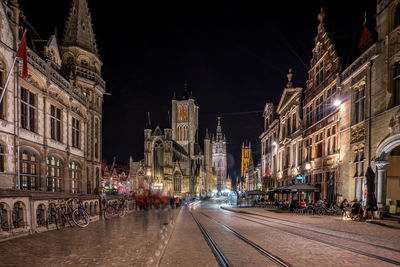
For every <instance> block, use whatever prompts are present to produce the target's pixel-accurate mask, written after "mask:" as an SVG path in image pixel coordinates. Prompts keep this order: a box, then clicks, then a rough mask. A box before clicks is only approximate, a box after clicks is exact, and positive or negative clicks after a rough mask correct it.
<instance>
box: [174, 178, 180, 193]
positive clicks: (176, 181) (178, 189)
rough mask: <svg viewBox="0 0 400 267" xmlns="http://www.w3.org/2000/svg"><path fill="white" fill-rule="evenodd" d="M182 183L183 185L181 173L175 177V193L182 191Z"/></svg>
mask: <svg viewBox="0 0 400 267" xmlns="http://www.w3.org/2000/svg"><path fill="white" fill-rule="evenodd" d="M181 183H182V178H181V175H180V174H179V173H175V175H174V191H175V192H180V191H181V189H182V186H181Z"/></svg>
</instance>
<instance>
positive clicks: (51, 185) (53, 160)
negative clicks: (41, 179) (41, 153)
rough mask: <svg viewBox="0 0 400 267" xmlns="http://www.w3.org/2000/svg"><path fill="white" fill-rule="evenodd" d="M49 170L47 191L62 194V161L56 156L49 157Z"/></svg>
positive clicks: (47, 169)
mask: <svg viewBox="0 0 400 267" xmlns="http://www.w3.org/2000/svg"><path fill="white" fill-rule="evenodd" d="M46 163H47V168H46V174H47V191H51V192H61V173H62V163H61V160H60V159H59V158H57V157H54V156H49V157H48V158H47V160H46Z"/></svg>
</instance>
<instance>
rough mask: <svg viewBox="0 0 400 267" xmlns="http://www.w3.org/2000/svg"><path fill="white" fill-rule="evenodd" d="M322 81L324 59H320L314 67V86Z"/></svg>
mask: <svg viewBox="0 0 400 267" xmlns="http://www.w3.org/2000/svg"><path fill="white" fill-rule="evenodd" d="M323 81H324V61H321V62H320V63H319V64H318V65H317V66H316V67H315V86H318V85H320V84H321V83H322V82H323Z"/></svg>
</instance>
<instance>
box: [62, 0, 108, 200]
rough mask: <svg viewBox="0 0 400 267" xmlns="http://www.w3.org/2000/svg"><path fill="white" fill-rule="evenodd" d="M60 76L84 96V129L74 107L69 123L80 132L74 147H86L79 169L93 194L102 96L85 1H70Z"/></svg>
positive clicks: (97, 183) (98, 169) (98, 159)
mask: <svg viewBox="0 0 400 267" xmlns="http://www.w3.org/2000/svg"><path fill="white" fill-rule="evenodd" d="M61 54H62V61H63V69H62V71H63V73H64V75H65V76H66V77H69V78H70V81H71V82H72V83H73V84H74V85H75V87H76V88H77V89H79V90H80V91H81V92H82V93H83V95H84V96H85V97H86V99H85V100H86V103H87V114H86V120H87V125H88V126H87V129H83V125H84V124H83V122H79V121H77V120H74V112H75V110H74V107H73V106H72V108H71V110H70V111H69V112H70V115H71V117H72V119H71V121H68V123H69V124H71V125H73V127H75V128H77V129H78V130H79V133H80V137H79V139H80V140H79V142H78V144H77V147H75V148H73V149H77V150H79V149H81V150H82V151H84V150H83V149H82V148H83V147H82V146H87V153H86V155H84V156H85V158H86V160H87V166H83V167H82V175H83V176H84V177H86V179H87V193H93V192H94V190H95V189H97V188H98V187H99V186H100V181H101V177H100V173H101V160H102V159H101V153H102V151H101V150H102V145H101V142H102V140H101V127H102V103H103V95H104V93H105V86H106V85H105V81H104V80H103V79H102V78H101V66H102V62H101V61H100V59H99V54H98V50H97V45H96V39H95V35H94V33H93V25H92V19H91V15H90V11H89V8H88V4H87V2H86V0H73V2H72V6H71V9H70V12H69V16H68V19H67V21H66V24H65V32H64V37H63V42H62V46H61Z"/></svg>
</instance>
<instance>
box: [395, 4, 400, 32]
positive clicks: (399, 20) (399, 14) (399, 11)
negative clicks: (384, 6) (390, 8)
mask: <svg viewBox="0 0 400 267" xmlns="http://www.w3.org/2000/svg"><path fill="white" fill-rule="evenodd" d="M399 25H400V5H398V6H397V7H396V9H395V14H394V25H393V26H394V27H393V28H397V26H399Z"/></svg>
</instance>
